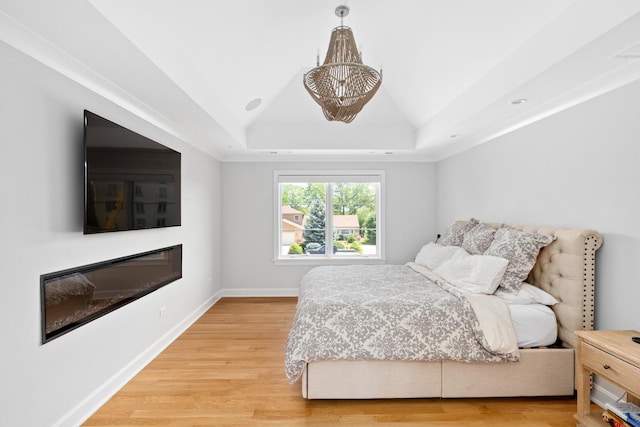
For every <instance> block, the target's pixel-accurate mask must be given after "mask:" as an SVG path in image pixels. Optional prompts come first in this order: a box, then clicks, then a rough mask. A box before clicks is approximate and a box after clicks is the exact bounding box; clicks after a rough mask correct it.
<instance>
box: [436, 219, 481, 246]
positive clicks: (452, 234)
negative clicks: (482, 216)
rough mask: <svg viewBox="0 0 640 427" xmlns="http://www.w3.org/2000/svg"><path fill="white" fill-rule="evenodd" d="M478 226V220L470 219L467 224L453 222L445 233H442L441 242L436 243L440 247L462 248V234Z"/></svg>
mask: <svg viewBox="0 0 640 427" xmlns="http://www.w3.org/2000/svg"><path fill="white" fill-rule="evenodd" d="M476 224H478V220H477V219H475V218H471V219H470V220H469V221H468V222H454V223H453V224H451V226H450V227H449V228H447V231H445V232H444V236H443V237H442V240H440V241H439V242H438V243H439V244H441V245H442V246H462V242H463V240H464V233H466V232H467V231H469V230H470V229H471V227H473V226H475V225H476Z"/></svg>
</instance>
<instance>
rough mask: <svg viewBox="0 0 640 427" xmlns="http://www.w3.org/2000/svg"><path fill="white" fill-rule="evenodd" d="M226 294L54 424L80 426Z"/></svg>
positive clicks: (213, 299) (208, 302) (214, 297)
mask: <svg viewBox="0 0 640 427" xmlns="http://www.w3.org/2000/svg"><path fill="white" fill-rule="evenodd" d="M221 296H222V291H218V292H216V293H215V294H214V295H212V296H211V297H210V298H208V299H207V300H206V301H205V302H204V303H202V304H201V305H200V306H199V307H198V308H196V309H195V310H194V311H192V312H191V313H190V314H189V315H188V316H187V317H185V318H184V319H183V320H182V321H181V322H180V323H178V324H177V325H176V326H174V327H173V328H171V329H170V330H169V331H168V332H167V333H166V334H164V335H163V336H162V337H160V338H159V339H158V340H157V341H156V342H154V343H153V344H152V345H151V346H149V347H148V348H147V349H146V350H145V351H144V352H142V353H141V354H140V355H138V357H136V358H135V359H133V360H132V361H131V362H130V363H129V364H127V365H126V366H125V367H123V368H122V369H121V370H120V371H119V372H118V373H116V374H115V375H114V376H112V377H111V378H110V379H109V380H108V381H106V382H105V383H104V384H102V385H101V386H100V387H98V388H97V389H96V390H95V391H94V392H93V393H91V394H90V395H89V396H87V397H86V398H85V399H84V400H82V401H81V402H80V403H78V404H77V405H76V406H75V407H74V408H73V409H71V410H70V411H69V412H67V413H66V414H65V415H64V416H63V417H62V418H60V419H59V420H58V421H56V422H55V423H54V424H53V426H54V427H62V426H79V425H80V424H82V423H83V422H84V421H86V420H87V419H88V418H89V417H90V416H91V415H92V414H93V413H94V412H95V411H97V410H98V409H99V408H100V407H101V406H102V405H104V404H105V403H106V402H107V401H108V400H109V399H110V398H111V397H112V396H113V395H114V394H116V393H117V392H118V390H120V389H121V388H122V387H124V385H125V384H126V383H127V382H129V381H130V380H131V379H132V378H133V377H134V376H135V375H136V374H137V373H138V372H140V371H141V370H142V369H143V368H144V367H145V366H147V365H148V364H149V362H151V361H152V360H153V359H155V358H156V357H157V356H158V354H160V353H161V352H162V351H163V350H164V349H165V348H167V347H168V346H169V344H171V343H172V342H173V341H174V340H175V339H176V338H178V337H179V336H180V335H182V333H183V332H184V331H186V330H187V329H188V328H189V327H190V326H191V325H192V324H193V323H194V322H195V321H196V320H198V318H200V316H202V315H203V314H204V313H205V312H206V311H207V310H208V309H209V308H211V307H212V306H213V305H214V304H215V303H216V302H218V300H219V299H220V298H221Z"/></svg>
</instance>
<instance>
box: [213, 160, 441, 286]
mask: <svg viewBox="0 0 640 427" xmlns="http://www.w3.org/2000/svg"><path fill="white" fill-rule="evenodd" d="M291 169H293V170H306V169H310V170H327V169H328V170H384V171H385V183H386V193H385V197H386V233H385V235H386V257H387V263H391V264H402V263H405V262H407V261H412V260H413V259H414V258H415V256H416V253H417V252H418V250H419V249H420V248H421V247H422V245H424V244H425V243H426V242H428V241H432V240H433V239H434V238H435V233H436V232H435V214H434V212H435V210H434V206H433V202H434V200H435V189H436V182H435V165H433V164H430V163H404V162H403V163H394V162H389V163H381V162H380V163H376V162H351V163H347V162H333V163H320V162H313V163H301V162H286V163H285V162H269V163H253V162H238V163H235V162H234V163H231V162H229V163H223V166H222V171H223V173H222V176H223V188H224V194H223V202H222V206H223V208H222V209H223V212H222V218H223V220H222V222H223V224H224V229H223V242H224V249H223V255H222V263H223V265H224V269H223V277H222V283H223V287H224V289H225V292H226V293H227V294H228V295H253V296H256V295H258V296H259V295H297V290H298V285H299V282H300V278H301V277H302V275H303V274H304V273H305V272H307V271H308V270H309V268H310V266H291V265H274V263H273V246H274V244H273V241H274V226H275V220H274V214H273V212H274V201H275V200H276V197H275V196H274V191H273V171H274V170H291Z"/></svg>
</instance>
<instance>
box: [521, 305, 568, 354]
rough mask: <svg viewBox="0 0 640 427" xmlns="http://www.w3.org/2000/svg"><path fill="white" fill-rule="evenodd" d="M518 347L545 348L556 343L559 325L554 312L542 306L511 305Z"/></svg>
mask: <svg viewBox="0 0 640 427" xmlns="http://www.w3.org/2000/svg"><path fill="white" fill-rule="evenodd" d="M509 311H510V312H511V321H512V322H513V328H514V329H515V332H516V337H517V340H518V347H520V348H527V347H544V346H548V345H551V344H553V343H555V342H556V340H557V338H558V324H557V320H556V316H555V314H554V313H553V310H551V308H549V307H548V306H546V305H542V304H526V305H525V304H510V305H509Z"/></svg>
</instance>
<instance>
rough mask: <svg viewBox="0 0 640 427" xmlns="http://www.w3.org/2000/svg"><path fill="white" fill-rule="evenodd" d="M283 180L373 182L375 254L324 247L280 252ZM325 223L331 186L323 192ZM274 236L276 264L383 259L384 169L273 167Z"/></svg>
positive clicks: (329, 239)
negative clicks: (336, 252) (305, 252)
mask: <svg viewBox="0 0 640 427" xmlns="http://www.w3.org/2000/svg"><path fill="white" fill-rule="evenodd" d="M285 182H324V183H331V182H376V183H378V184H379V185H378V194H377V195H376V203H377V207H376V210H377V212H376V245H377V249H378V251H377V254H376V255H372V256H367V255H358V256H352V257H351V256H340V257H335V256H333V251H331V250H329V251H325V252H326V253H325V254H324V256H322V255H314V256H292V255H283V254H282V253H281V252H282V242H281V240H280V239H281V237H282V232H281V227H282V200H281V195H280V185H279V184H280V183H285ZM326 197H327V199H326V209H327V223H328V224H332V223H333V221H332V216H333V193H332V191H331V186H329V187H328V190H327V195H326ZM273 201H274V225H275V226H274V238H273V253H274V257H273V262H274V264H276V265H339V264H384V262H385V241H386V239H385V228H386V227H385V172H384V171H383V170H276V171H274V172H273ZM332 234H333V230H332V227H330V226H329V227H326V235H325V242H332V241H333V235H332Z"/></svg>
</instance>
